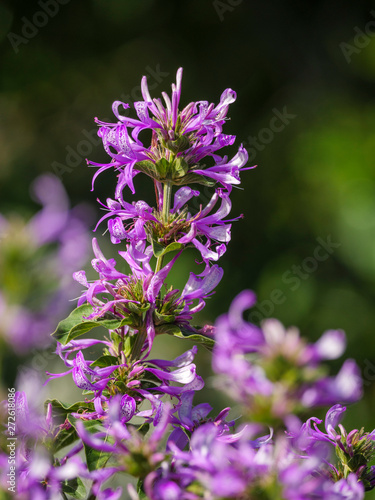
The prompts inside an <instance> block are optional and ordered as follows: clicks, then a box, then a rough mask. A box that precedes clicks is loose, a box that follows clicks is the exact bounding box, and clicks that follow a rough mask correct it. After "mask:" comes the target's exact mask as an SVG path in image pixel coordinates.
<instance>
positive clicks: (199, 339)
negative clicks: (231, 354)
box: [155, 323, 215, 351]
mask: <svg viewBox="0 0 375 500" xmlns="http://www.w3.org/2000/svg"><path fill="white" fill-rule="evenodd" d="M155 331H156V334H163V333H166V334H168V335H173V336H174V337H178V338H180V339H187V340H191V341H192V342H195V343H197V344H201V345H202V346H203V347H205V348H206V349H208V350H209V351H212V349H213V347H214V345H215V341H214V339H212V338H211V337H206V336H205V335H201V334H200V333H196V332H192V331H189V330H185V329H181V328H180V327H179V326H177V325H176V324H168V323H165V324H163V325H160V326H158V327H156V329H155Z"/></svg>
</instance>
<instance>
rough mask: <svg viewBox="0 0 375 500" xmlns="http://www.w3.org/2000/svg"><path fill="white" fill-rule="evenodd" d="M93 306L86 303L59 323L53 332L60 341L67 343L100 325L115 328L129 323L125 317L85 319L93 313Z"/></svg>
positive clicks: (110, 328) (53, 335) (109, 328)
mask: <svg viewBox="0 0 375 500" xmlns="http://www.w3.org/2000/svg"><path fill="white" fill-rule="evenodd" d="M92 311H93V308H92V306H91V305H89V304H84V305H82V306H79V307H77V309H74V311H72V312H71V313H70V314H69V316H68V317H67V318H65V319H63V320H62V321H60V323H59V324H58V325H57V329H56V331H55V332H54V333H53V334H52V337H54V338H55V339H56V340H57V341H58V342H60V343H61V344H63V345H65V344H67V343H68V342H70V341H71V340H73V339H75V338H76V337H79V336H80V335H83V334H84V333H86V332H88V331H90V330H92V329H93V328H96V327H98V326H103V327H104V328H107V329H108V330H115V329H116V328H120V327H121V326H124V325H127V324H129V321H130V320H129V318H123V319H120V318H119V319H106V318H98V319H97V320H88V319H85V318H86V317H87V316H90V314H92Z"/></svg>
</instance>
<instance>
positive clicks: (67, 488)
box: [62, 477, 86, 500]
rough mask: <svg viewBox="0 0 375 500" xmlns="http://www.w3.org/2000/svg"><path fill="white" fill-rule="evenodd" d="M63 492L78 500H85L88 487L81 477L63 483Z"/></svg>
mask: <svg viewBox="0 0 375 500" xmlns="http://www.w3.org/2000/svg"><path fill="white" fill-rule="evenodd" d="M62 490H63V492H64V493H66V494H68V495H70V496H71V497H73V498H77V499H78V500H84V499H85V498H86V487H85V485H84V484H83V482H82V479H80V478H79V477H77V478H75V479H70V480H69V481H67V480H65V481H63V483H62Z"/></svg>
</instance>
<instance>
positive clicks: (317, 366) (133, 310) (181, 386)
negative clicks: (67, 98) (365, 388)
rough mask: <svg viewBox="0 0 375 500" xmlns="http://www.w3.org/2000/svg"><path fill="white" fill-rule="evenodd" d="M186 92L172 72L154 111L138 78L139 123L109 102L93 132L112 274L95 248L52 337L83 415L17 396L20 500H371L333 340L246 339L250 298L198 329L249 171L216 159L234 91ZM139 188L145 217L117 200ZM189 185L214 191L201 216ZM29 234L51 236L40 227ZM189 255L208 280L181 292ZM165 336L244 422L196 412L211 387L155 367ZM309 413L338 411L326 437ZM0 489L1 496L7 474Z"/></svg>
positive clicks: (186, 369)
mask: <svg viewBox="0 0 375 500" xmlns="http://www.w3.org/2000/svg"><path fill="white" fill-rule="evenodd" d="M181 79H182V69H179V70H178V71H177V78H176V83H175V84H173V85H172V94H171V96H169V95H167V94H166V93H163V94H162V98H163V100H162V99H153V98H151V96H150V93H149V90H148V87H147V81H146V78H143V80H142V86H141V88H142V96H143V101H139V102H136V103H135V104H134V108H135V111H136V115H137V118H130V117H128V116H125V115H124V114H121V108H122V109H127V108H129V105H128V104H127V103H121V102H119V101H116V102H115V103H114V104H113V112H114V114H115V116H116V118H117V123H104V122H102V121H99V120H97V123H98V124H99V131H98V135H99V136H100V137H101V139H102V141H103V146H104V149H105V151H106V152H107V153H108V155H109V156H110V161H109V163H105V164H97V163H94V162H91V161H90V162H89V165H91V166H93V167H97V168H98V170H97V172H96V173H95V175H94V179H93V180H94V181H95V179H96V178H97V177H98V175H99V174H101V172H103V171H105V170H109V169H114V171H115V172H116V173H117V186H116V189H115V193H114V197H113V198H108V199H107V201H106V204H104V203H102V204H101V205H102V208H103V209H104V210H105V211H106V213H105V215H104V216H102V217H101V218H100V220H99V222H98V225H97V227H98V226H99V225H100V224H102V223H103V222H104V221H105V222H106V223H107V226H108V232H109V235H110V239H111V242H112V243H113V244H114V245H119V246H120V248H121V249H120V250H119V251H118V255H119V257H120V259H119V262H118V263H117V262H116V260H115V259H113V258H106V257H105V256H104V254H103V252H102V251H101V248H100V246H99V243H98V240H97V239H96V238H94V239H93V252H94V259H93V260H92V267H93V269H94V271H95V272H96V274H97V278H96V279H93V280H90V279H89V278H88V276H87V275H86V273H85V271H83V270H81V271H76V272H75V273H74V275H73V276H74V279H75V280H76V281H77V282H78V283H79V284H80V285H81V286H82V287H83V290H82V293H81V296H80V297H79V299H78V305H77V308H76V309H75V310H74V311H73V312H72V313H71V314H70V315H69V316H68V317H67V318H66V319H65V320H63V321H61V322H60V323H59V325H58V327H57V329H56V331H55V332H54V333H53V337H54V338H55V340H56V341H57V348H56V353H57V355H58V356H59V358H60V360H61V361H62V362H63V363H64V365H65V367H66V370H65V371H63V372H61V373H58V374H52V373H48V375H49V378H48V380H47V382H49V381H52V380H54V379H57V378H61V377H70V376H71V377H72V380H73V382H74V384H75V385H76V387H77V388H78V389H80V390H81V391H82V395H83V397H82V401H78V402H75V403H73V404H65V403H62V402H60V401H59V400H57V399H49V400H47V401H46V403H45V411H46V416H44V415H41V414H40V413H38V412H37V411H35V410H31V409H30V408H29V403H28V401H29V402H30V396H29V397H28V398H27V397H26V394H25V392H24V391H23V390H22V387H21V388H20V389H19V390H18V391H17V393H16V396H15V400H16V406H17V412H16V413H17V415H16V417H17V433H16V434H17V439H19V445H18V450H17V456H16V459H15V463H16V468H17V474H18V476H17V495H18V496H17V498H20V499H21V500H28V499H30V500H31V499H40V500H50V499H53V500H55V499H56V500H57V499H58V498H63V499H66V498H70V497H72V498H80V499H85V498H86V499H88V500H95V499H96V500H117V499H119V498H123V490H122V487H120V486H119V487H117V488H112V487H106V486H105V483H106V481H107V480H109V479H111V478H112V477H113V476H114V475H119V474H121V473H126V474H128V475H131V476H133V477H134V478H136V479H137V480H138V484H137V488H135V487H134V486H133V485H132V484H128V485H127V489H128V493H129V495H130V497H131V499H132V500H145V499H148V500H199V499H205V500H224V499H234V500H245V499H250V498H257V499H258V498H259V499H265V500H271V499H272V500H283V499H288V500H289V499H290V500H314V499H316V498H322V499H324V500H332V499H334V500H344V499H346V500H361V499H363V498H364V492H365V490H370V489H372V488H373V487H374V486H375V470H374V466H371V464H370V462H371V460H372V459H373V458H374V456H375V444H374V437H375V431H373V432H371V433H367V432H365V431H364V430H363V429H361V430H357V429H354V430H352V431H350V432H347V431H346V430H345V428H344V427H343V426H342V425H341V424H340V423H339V421H340V418H341V417H342V414H343V412H344V411H345V408H344V407H343V406H342V404H347V403H351V402H355V401H357V400H358V399H359V398H360V396H361V391H362V385H361V379H360V375H359V370H358V367H357V365H356V364H355V362H354V361H353V360H347V361H346V362H345V363H344V364H343V366H342V368H341V370H340V371H339V373H338V375H336V376H331V375H329V374H328V371H327V367H326V366H325V364H323V363H322V362H323V361H326V360H333V359H336V358H338V357H340V356H341V355H342V354H343V352H344V350H345V335H344V333H343V332H342V331H341V330H329V331H327V332H325V333H324V334H323V335H322V337H321V338H320V339H319V340H318V341H317V342H316V343H315V344H309V343H308V342H306V341H305V340H304V339H302V338H300V336H299V332H298V330H296V329H295V328H289V329H287V330H285V329H284V327H283V326H282V325H281V324H280V323H279V322H278V321H277V320H267V321H265V322H264V323H263V324H262V325H261V327H257V326H255V325H252V324H250V323H248V322H246V321H245V320H244V318H243V313H244V311H245V310H246V309H248V308H249V307H251V306H252V305H253V304H254V302H255V295H254V294H253V293H252V292H250V291H244V292H242V293H241V294H240V295H239V296H238V297H237V298H236V299H235V300H234V302H233V303H232V306H231V308H230V311H229V313H228V314H225V315H222V316H221V317H220V318H219V319H218V320H217V322H216V325H215V326H209V325H205V326H203V327H199V326H196V325H193V318H194V315H195V313H197V312H198V311H201V310H202V309H203V307H204V306H205V304H206V301H207V299H208V298H209V297H210V296H211V295H212V294H213V293H214V290H215V288H216V286H217V285H218V284H219V282H220V280H221V278H222V276H223V270H222V269H221V268H220V267H219V265H218V264H217V262H218V260H219V259H220V257H221V256H222V255H223V254H224V253H225V250H226V246H227V244H228V243H229V241H230V238H231V224H232V222H233V221H235V220H237V219H239V218H240V216H239V217H234V218H228V217H229V214H230V211H231V201H230V195H231V191H232V186H233V185H237V184H239V183H240V173H241V171H243V170H247V169H250V168H253V167H245V164H246V162H247V153H246V151H245V149H244V148H243V147H242V146H240V148H239V149H238V152H237V153H236V154H235V156H234V157H233V158H232V159H228V157H227V156H225V155H224V156H219V155H218V151H219V150H220V149H221V148H223V147H225V146H230V145H233V143H234V140H235V137H234V136H229V135H225V134H223V126H224V124H225V121H226V117H227V114H228V109H229V105H230V104H231V103H233V102H234V101H235V99H236V94H235V92H234V91H233V90H231V89H227V90H225V91H224V92H223V94H222V95H221V97H220V101H219V104H217V105H215V104H209V103H208V102H206V101H198V102H192V103H189V104H188V105H186V106H185V107H183V108H182V110H181V107H180V99H181ZM147 131H148V133H149V134H148V136H149V137H151V139H150V142H149V143H147V144H146V143H145V139H144V137H147ZM141 138H142V140H141ZM138 174H140V176H143V178H144V179H145V180H147V179H148V180H150V182H152V183H153V187H154V191H155V204H154V206H151V205H149V204H148V203H146V202H145V201H143V200H138V201H133V202H129V201H127V200H126V191H127V190H130V192H131V193H132V194H133V195H134V194H135V181H134V179H135V177H136V176H137V175H138ZM192 185H193V186H194V188H193V187H191V186H192ZM197 186H198V187H199V186H205V188H206V189H211V191H212V192H211V193H210V196H209V197H208V198H206V199H205V200H206V201H205V203H203V200H202V196H201V193H200V191H199V190H198V189H196V187H197ZM38 224H39V226H40V227H42V228H43V227H44V223H43V218H42V222H38ZM51 224H52V223H51ZM48 225H49V223H48ZM95 229H96V228H95ZM71 236H72V235H71ZM187 248H191V249H193V251H194V252H195V253H196V254H198V258H199V262H198V264H200V265H202V266H203V267H202V268H201V270H200V273H194V272H190V274H189V276H186V284H185V286H184V287H183V288H182V290H180V289H177V288H176V287H175V286H174V285H173V283H172V284H171V283H170V280H171V278H170V276H171V270H172V269H173V268H174V266H175V265H177V264H176V263H177V262H179V257H180V255H181V254H182V253H183V252H184V251H185V250H186V249H187ZM96 327H102V328H104V329H105V330H106V331H107V333H106V335H105V336H103V335H101V334H97V335H93V336H92V338H85V337H83V335H85V334H87V333H88V332H90V331H91V330H93V329H94V328H96ZM162 334H168V335H172V336H175V337H177V338H184V339H190V341H193V343H194V344H201V345H203V346H205V347H207V348H208V349H210V350H212V351H213V353H212V367H213V370H214V373H215V376H214V379H215V384H216V386H217V387H219V388H220V389H221V390H223V391H224V392H226V393H227V394H229V396H230V397H231V399H232V400H234V401H235V403H236V405H237V408H236V411H237V414H238V412H239V414H240V415H241V416H240V417H238V418H235V419H233V418H230V415H231V409H230V407H226V408H224V409H223V410H222V411H220V412H219V414H218V415H216V416H211V412H212V407H211V406H210V404H208V403H206V402H203V403H202V402H201V403H199V404H196V405H194V397H195V394H196V392H197V391H200V390H202V389H203V387H204V380H203V379H202V377H200V376H199V375H198V374H197V367H196V365H195V363H194V358H195V355H196V354H197V351H198V348H197V346H196V345H194V346H193V347H191V348H190V349H188V350H187V351H186V352H184V353H183V354H181V355H180V356H178V357H177V358H175V359H170V357H169V356H165V358H164V357H163V358H162V359H160V358H158V359H155V358H154V357H153V356H152V347H153V344H154V340H155V337H156V336H157V335H162ZM35 392H37V389H36V391H35ZM31 397H33V396H32V395H31ZM318 406H331V408H330V409H329V410H328V413H327V416H326V432H325V433H324V432H323V431H321V430H320V429H319V427H318V426H319V425H320V423H321V421H320V420H319V419H317V418H315V417H312V418H309V419H308V420H307V421H306V422H305V423H302V422H301V421H300V420H299V417H298V415H299V416H301V414H305V413H307V412H310V411H312V410H313V409H315V408H316V407H318ZM3 409H5V410H6V409H7V408H6V405H5V406H4V407H3ZM304 418H305V417H304ZM337 429H339V430H337ZM5 436H6V434H5ZM6 443H7V438H5V440H4V439H3V440H2V441H1V445H2V451H1V452H0V464H1V465H3V466H4V467H3V468H5V467H6ZM332 452H335V454H336V459H334V458H333V453H332ZM83 456H84V457H85V460H84V459H83V458H82V457H83ZM0 479H1V484H2V487H3V489H6V487H7V476H6V474H4V473H2V475H1V476H0ZM12 491H13V490H12Z"/></svg>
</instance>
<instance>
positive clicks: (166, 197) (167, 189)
mask: <svg viewBox="0 0 375 500" xmlns="http://www.w3.org/2000/svg"><path fill="white" fill-rule="evenodd" d="M171 200H172V184H171V183H170V182H165V183H164V188H163V211H162V220H163V224H164V225H165V226H167V224H168V221H169V212H170V210H171ZM162 266H163V256H161V257H158V260H157V261H156V267H155V273H157V272H158V271H160V269H161V268H162Z"/></svg>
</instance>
